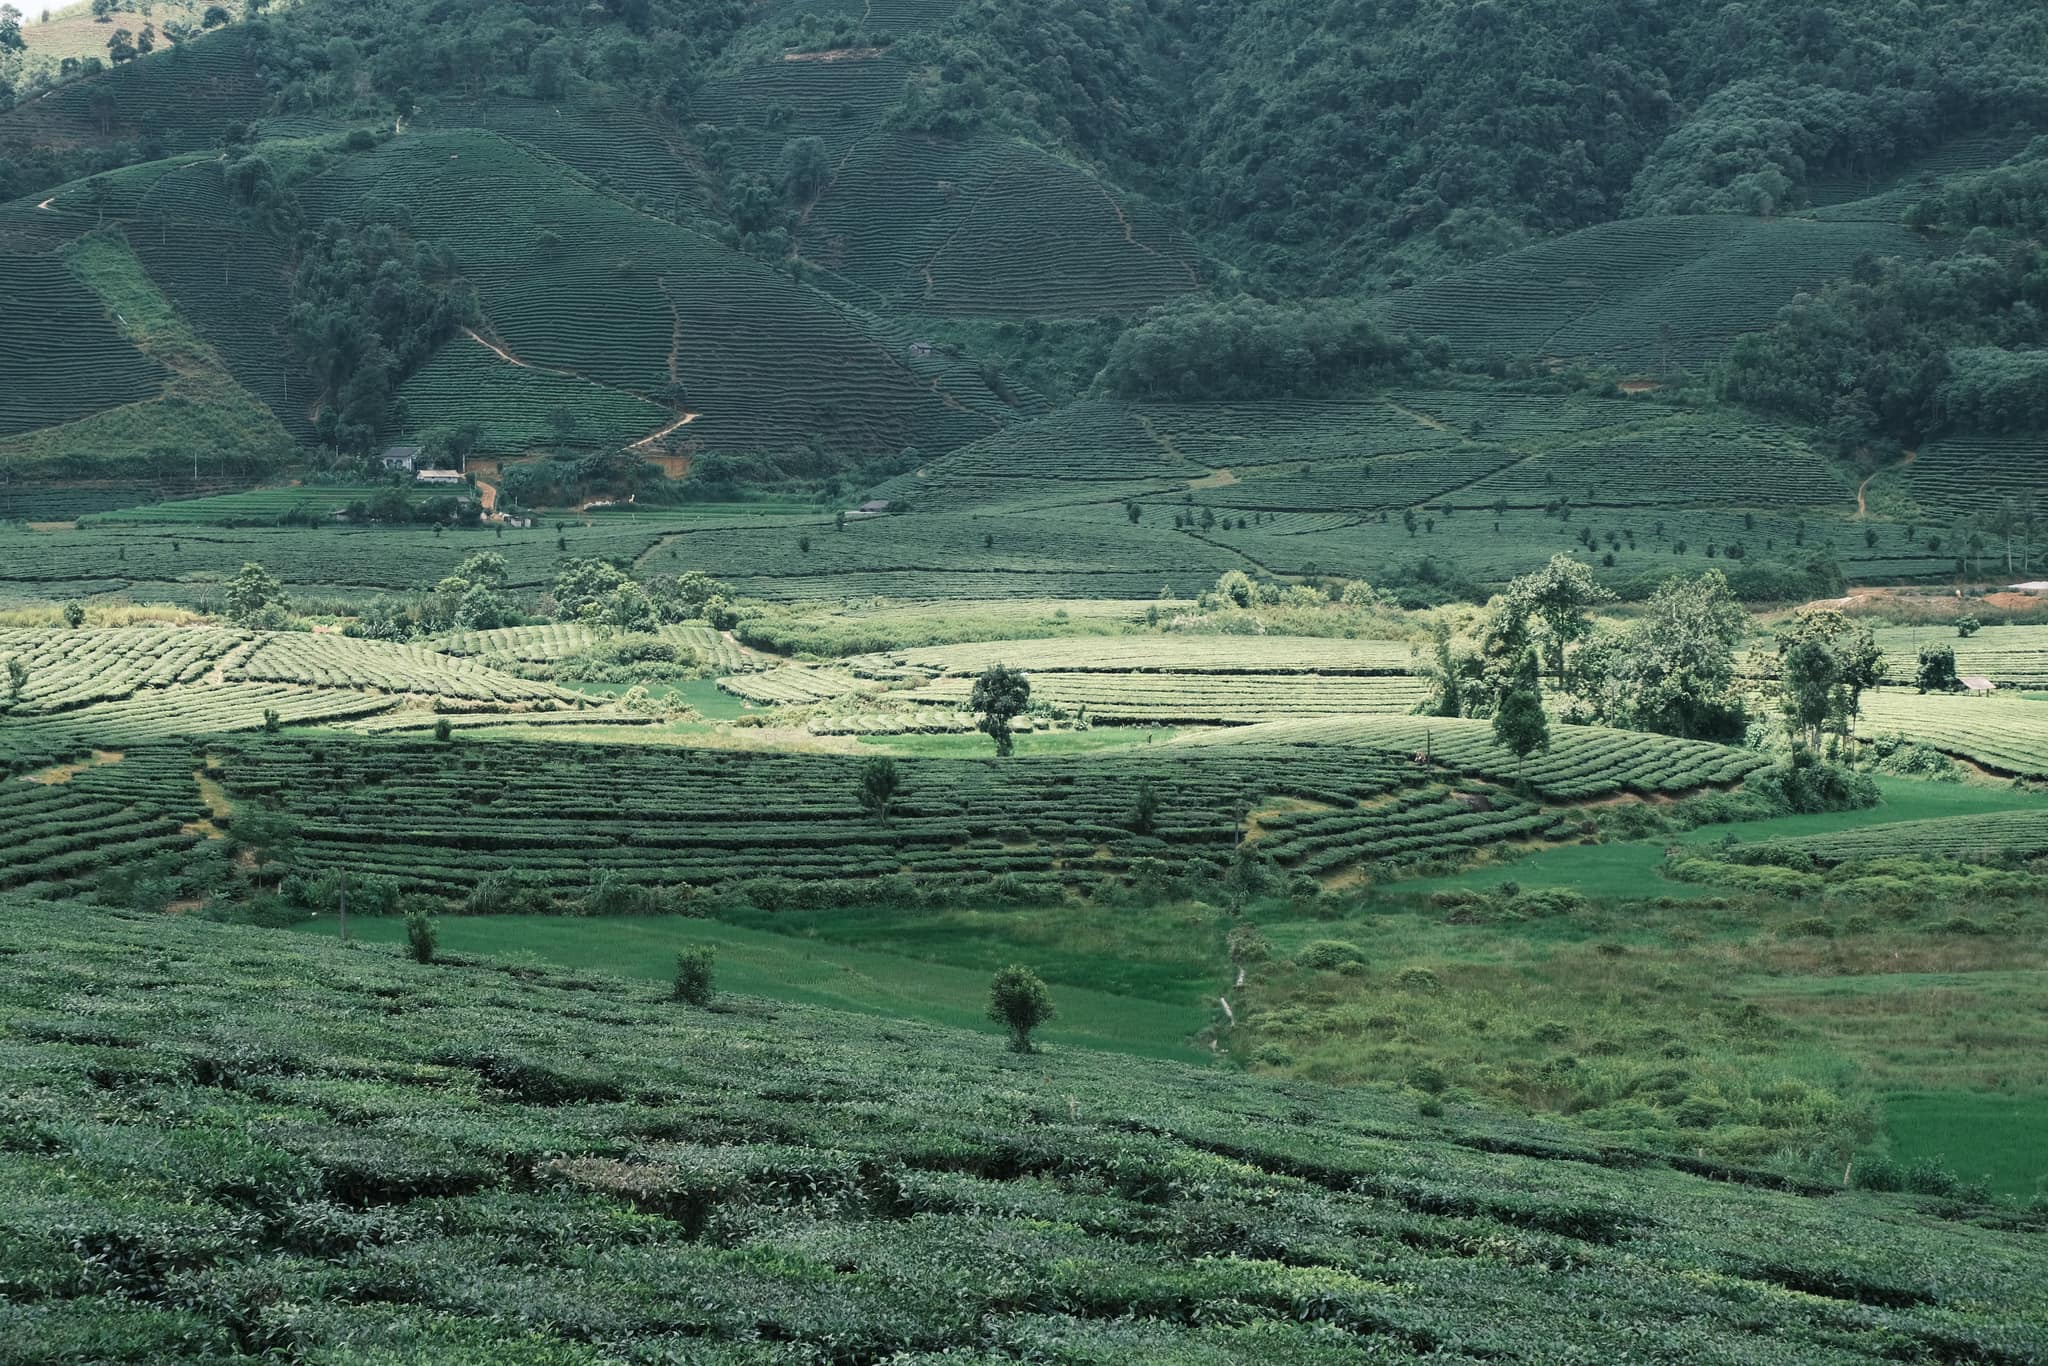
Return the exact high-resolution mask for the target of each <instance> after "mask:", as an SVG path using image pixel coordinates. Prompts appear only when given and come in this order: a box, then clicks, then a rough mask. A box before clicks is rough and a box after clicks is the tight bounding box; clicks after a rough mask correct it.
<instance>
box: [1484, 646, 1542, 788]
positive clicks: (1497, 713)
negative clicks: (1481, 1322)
mask: <svg viewBox="0 0 2048 1366" xmlns="http://www.w3.org/2000/svg"><path fill="white" fill-rule="evenodd" d="M1493 738H1494V739H1495V740H1498V741H1499V742H1500V744H1501V747H1502V748H1504V749H1506V750H1507V751H1508V752H1509V753H1510V754H1512V755H1514V756H1515V757H1516V758H1517V759H1520V760H1524V761H1526V760H1527V759H1528V757H1529V756H1530V755H1531V754H1534V753H1535V752H1536V751H1537V750H1539V749H1549V748H1550V718H1549V717H1547V716H1545V715H1544V712H1543V683H1542V680H1541V679H1540V677H1539V676H1538V674H1537V669H1536V652H1535V651H1534V650H1526V651H1524V652H1523V654H1522V659H1521V662H1520V663H1519V664H1517V665H1516V666H1515V670H1514V673H1513V674H1512V675H1511V676H1510V681H1509V684H1508V686H1507V688H1506V689H1505V690H1503V691H1502V693H1501V694H1500V700H1499V701H1497V702H1496V703H1495V704H1494V708H1493Z"/></svg>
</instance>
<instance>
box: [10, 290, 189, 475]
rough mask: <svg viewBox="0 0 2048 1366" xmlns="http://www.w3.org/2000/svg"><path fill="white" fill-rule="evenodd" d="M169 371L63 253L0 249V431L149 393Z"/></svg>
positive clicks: (64, 418)
mask: <svg viewBox="0 0 2048 1366" xmlns="http://www.w3.org/2000/svg"><path fill="white" fill-rule="evenodd" d="M169 377H170V376H169V372H168V371H166V370H165V369H164V368H163V367H162V366H160V365H158V364H157V363H156V362H155V361H152V360H150V359H149V358H148V357H146V356H144V355H143V354H142V353H141V352H140V351H137V350H136V349H135V348H134V346H132V345H130V344H129V342H128V339H127V338H125V337H123V336H122V335H121V334H120V333H119V332H118V331H116V330H115V328H114V323H113V320H112V319H110V318H108V317H107V314H106V309H105V307H104V306H103V305H102V304H101V303H100V300H99V298H98V296H96V295H95V294H94V293H93V292H92V291H91V290H89V289H87V288H86V287H85V285H84V284H83V283H81V282H80V281H79V280H78V278H77V277H76V276H74V275H73V274H72V273H71V271H70V269H69V268H68V267H67V266H66V265H65V263H64V260H63V258H62V257H60V256H56V255H54V254H53V255H42V256H20V255H9V254H0V436H11V435H13V434H15V433H17V432H26V431H33V430H35V429H36V428H38V427H54V426H56V425H58V424H59V423H64V422H72V421H76V420H77V419H79V418H81V417H85V416H87V415H88V414H91V413H96V412H99V411H101V410H102V409H106V408H113V407H118V406H119V405H121V404H123V403H134V402H137V401H139V400H141V399H146V398H153V397H155V395H156V393H157V391H158V390H159V389H161V388H162V387H163V383H164V381H165V380H166V379H168V378H169Z"/></svg>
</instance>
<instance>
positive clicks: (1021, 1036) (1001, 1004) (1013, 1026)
mask: <svg viewBox="0 0 2048 1366" xmlns="http://www.w3.org/2000/svg"><path fill="white" fill-rule="evenodd" d="M988 1017H989V1018H990V1019H991V1020H994V1021H995V1022H996V1023H997V1024H999V1025H1001V1026H1003V1028H1005V1029H1007V1030H1009V1031H1010V1047H1011V1048H1012V1049H1014V1050H1016V1051H1017V1052H1019V1053H1029V1052H1031V1051H1032V1047H1031V1031H1032V1030H1034V1029H1036V1028H1038V1027H1039V1026H1040V1025H1042V1024H1044V1023H1045V1022H1046V1021H1047V1020H1050V1019H1051V1018H1052V1017H1053V1006H1052V993H1051V992H1049V991H1047V990H1046V989H1045V983H1044V982H1042V981H1040V980H1039V977H1038V974H1037V973H1035V972H1033V971H1032V970H1031V969H1030V968H1027V967H1023V966H1021V965H1019V964H1012V965H1011V966H1009V967H1007V968H1004V969H1003V970H1002V971H1001V972H999V973H997V974H996V979H995V981H994V982H992V983H990V985H989V991H988Z"/></svg>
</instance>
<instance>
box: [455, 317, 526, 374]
mask: <svg viewBox="0 0 2048 1366" xmlns="http://www.w3.org/2000/svg"><path fill="white" fill-rule="evenodd" d="M462 335H463V336H465V337H467V338H469V339H470V340H471V341H473V342H475V343H476V344H477V345H478V346H481V347H482V348H483V349H484V350H486V351H488V352H490V353H491V354H492V355H494V356H496V357H497V358H498V359H499V360H501V361H503V362H505V364H507V365H516V366H518V367H519V368H520V369H522V370H532V369H534V368H535V367H534V366H531V365H528V364H527V363H526V362H525V361H523V360H521V359H519V357H517V356H515V355H513V354H512V353H511V352H510V351H507V350H506V349H505V348H504V347H502V346H500V345H498V344H497V343H496V342H494V341H492V340H491V339H490V338H488V337H486V336H484V334H483V333H481V332H479V331H477V330H476V329H475V328H473V327H465V328H463V329H462Z"/></svg>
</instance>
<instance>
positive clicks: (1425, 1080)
mask: <svg viewBox="0 0 2048 1366" xmlns="http://www.w3.org/2000/svg"><path fill="white" fill-rule="evenodd" d="M1408 1084H1409V1085H1410V1086H1412V1087H1414V1088H1415V1089H1416V1090H1418V1091H1421V1092H1423V1093H1424V1094H1426V1095H1432V1096H1440V1095H1442V1094H1443V1093H1444V1092H1445V1091H1447V1090H1449V1089H1450V1085H1451V1083H1450V1081H1449V1080H1448V1079H1447V1078H1446V1077H1445V1076H1444V1074H1443V1069H1442V1068H1440V1067H1435V1066H1432V1065H1431V1064H1429V1063H1426V1062H1419V1063H1417V1064H1415V1066H1413V1067H1411V1068H1409V1069H1408Z"/></svg>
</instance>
